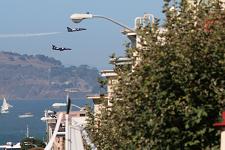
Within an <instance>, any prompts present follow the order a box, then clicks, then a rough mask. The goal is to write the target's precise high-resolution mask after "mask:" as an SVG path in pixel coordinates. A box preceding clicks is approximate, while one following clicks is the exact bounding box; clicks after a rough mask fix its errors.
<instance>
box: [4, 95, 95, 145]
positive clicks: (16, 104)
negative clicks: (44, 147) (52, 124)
mask: <svg viewBox="0 0 225 150" xmlns="http://www.w3.org/2000/svg"><path fill="white" fill-rule="evenodd" d="M7 102H8V103H9V104H11V105H13V107H12V108H11V109H10V111H9V113H7V114H0V145H3V144H5V143H6V142H13V143H17V142H20V141H21V140H22V139H23V138H24V137H26V132H27V127H28V129H29V136H31V137H35V138H39V139H41V140H43V139H45V137H46V132H45V129H46V128H45V127H46V125H45V122H43V121H41V120H40V119H41V117H43V116H44V111H45V110H47V109H50V110H54V111H62V110H63V111H64V110H66V108H60V109H62V110H56V109H54V108H52V107H51V105H52V104H53V103H56V102H57V103H66V100H7ZM72 103H73V104H75V105H78V106H81V107H84V106H85V105H91V102H90V100H85V99H72ZM1 104H2V101H1V100H0V105H1ZM72 110H74V111H77V110H78V109H77V108H75V107H73V108H72ZM27 112H30V113H32V114H33V115H34V116H33V117H27V118H19V115H22V114H24V113H27Z"/></svg>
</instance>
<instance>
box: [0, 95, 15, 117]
mask: <svg viewBox="0 0 225 150" xmlns="http://www.w3.org/2000/svg"><path fill="white" fill-rule="evenodd" d="M10 107H13V106H12V105H10V104H9V103H8V102H7V101H6V98H5V97H3V103H2V106H1V113H2V114H6V113H9V108H10Z"/></svg>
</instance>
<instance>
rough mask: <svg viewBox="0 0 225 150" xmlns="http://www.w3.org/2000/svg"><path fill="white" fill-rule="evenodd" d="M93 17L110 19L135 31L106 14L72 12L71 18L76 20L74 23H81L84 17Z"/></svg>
mask: <svg viewBox="0 0 225 150" xmlns="http://www.w3.org/2000/svg"><path fill="white" fill-rule="evenodd" d="M92 18H102V19H106V20H109V21H111V22H113V23H115V24H117V25H119V26H121V27H123V28H125V29H128V30H129V31H131V32H134V30H133V29H131V28H129V27H128V26H126V25H124V24H122V23H120V22H118V21H116V20H114V19H111V18H109V17H105V16H100V15H93V14H89V13H86V14H79V13H75V14H72V15H71V16H70V19H71V20H72V21H73V22H74V23H80V22H81V21H82V20H84V19H92Z"/></svg>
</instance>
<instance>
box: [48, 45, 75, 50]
mask: <svg viewBox="0 0 225 150" xmlns="http://www.w3.org/2000/svg"><path fill="white" fill-rule="evenodd" d="M52 50H57V51H65V50H72V49H71V48H65V47H56V46H55V45H52Z"/></svg>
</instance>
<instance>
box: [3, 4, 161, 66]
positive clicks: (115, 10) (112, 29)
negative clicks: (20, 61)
mask: <svg viewBox="0 0 225 150" xmlns="http://www.w3.org/2000/svg"><path fill="white" fill-rule="evenodd" d="M162 5H163V0H79V1H78V0H0V20H1V21H0V23H1V24H0V51H10V52H16V53H20V54H29V55H36V54H43V55H47V56H49V57H54V58H55V59H58V60H60V61H61V62H62V63H63V64H64V65H75V66H78V65H81V64H87V65H90V66H93V67H97V68H98V69H110V68H111V65H109V64H108V59H109V56H110V55H111V54H112V53H114V52H115V53H116V54H117V55H123V54H124V49H125V47H124V43H126V42H127V41H129V40H128V39H127V38H126V37H125V36H124V35H122V34H121V33H120V32H121V30H122V28H121V27H120V26H118V25H116V24H113V23H112V22H109V21H107V20H104V19H99V18H96V19H89V20H84V21H83V22H81V23H80V24H74V23H73V22H72V21H71V20H70V18H69V17H70V15H71V14H73V13H79V12H80V13H86V12H90V13H93V14H96V15H103V16H106V17H110V18H113V19H115V20H117V21H119V22H121V23H123V24H125V25H127V26H129V27H131V28H133V26H134V19H135V17H139V16H143V14H144V13H152V14H154V16H156V17H158V18H162V17H163V15H162ZM67 26H70V27H73V28H75V27H82V28H87V30H86V31H82V32H73V33H67V31H66V27H67ZM48 34H49V35H48ZM34 35H35V36H34ZM51 44H55V45H56V46H59V47H69V48H72V49H73V50H72V51H64V52H60V51H53V50H51Z"/></svg>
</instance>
